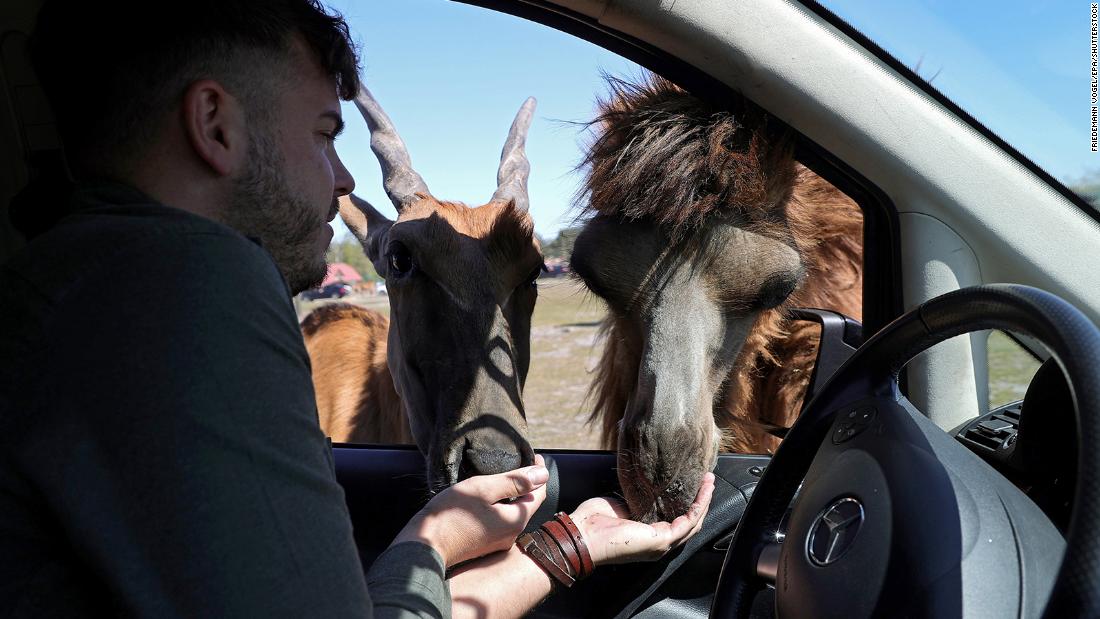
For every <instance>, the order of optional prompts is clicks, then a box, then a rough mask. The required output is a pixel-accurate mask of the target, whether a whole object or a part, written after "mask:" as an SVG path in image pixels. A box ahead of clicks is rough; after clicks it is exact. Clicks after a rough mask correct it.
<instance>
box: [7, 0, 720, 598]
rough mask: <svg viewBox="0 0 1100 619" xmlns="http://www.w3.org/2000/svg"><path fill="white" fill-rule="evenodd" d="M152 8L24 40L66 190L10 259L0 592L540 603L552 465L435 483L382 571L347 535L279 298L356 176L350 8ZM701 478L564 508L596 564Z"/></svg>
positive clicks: (74, 15) (293, 286)
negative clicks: (436, 488) (448, 485)
mask: <svg viewBox="0 0 1100 619" xmlns="http://www.w3.org/2000/svg"><path fill="white" fill-rule="evenodd" d="M152 7H153V5H150V4H148V3H138V2H135V1H133V0H123V1H119V2H113V3H93V2H84V1H79V2H77V1H65V0H59V1H57V2H54V3H52V4H49V5H47V6H46V7H45V8H44V9H43V11H42V13H41V14H40V16H39V23H38V26H37V28H36V32H35V35H34V38H33V40H32V59H33V61H34V64H35V68H36V71H37V72H38V74H39V78H40V80H41V82H42V85H43V88H44V89H45V91H46V93H47V96H48V98H49V99H50V101H51V104H52V107H53V108H54V112H55V115H56V117H57V122H58V126H59V131H60V134H61V136H62V138H63V141H64V143H65V147H66V153H67V156H68V158H69V164H70V167H71V169H72V172H73V175H74V177H75V178H76V180H77V184H76V188H75V189H74V190H73V191H72V192H71V196H70V197H69V198H68V202H67V204H65V205H61V204H41V205H35V206H37V207H39V208H41V209H43V210H44V211H51V212H57V213H67V216H65V217H63V218H59V221H57V222H56V223H53V225H50V226H44V227H45V228H47V229H46V230H45V231H44V232H42V233H41V234H39V235H37V236H36V238H34V239H32V240H31V242H30V243H29V244H28V247H27V248H26V249H25V251H23V252H21V253H20V254H18V255H16V256H15V257H14V258H13V259H12V260H11V261H10V262H9V263H7V264H6V265H4V267H3V269H2V271H0V320H3V322H4V324H5V326H6V327H7V328H6V330H5V331H4V333H3V335H2V336H0V557H3V558H4V559H3V561H0V608H4V609H5V610H8V611H11V613H12V614H14V615H16V616H65V617H73V616H93V615H94V616H99V615H102V614H125V615H140V616H157V617H165V616H185V617H187V616H212V615H215V616H269V615H284V616H318V617H335V616H365V615H369V614H370V613H371V612H372V611H371V609H372V599H373V607H374V613H375V614H376V615H387V616H401V615H405V614H410V615H413V616H441V615H443V616H445V615H447V614H449V612H450V606H451V602H450V596H451V595H452V594H453V595H454V596H455V599H456V600H457V599H460V598H461V599H463V600H467V601H473V602H476V604H472V605H471V607H481V608H493V609H500V610H502V611H504V612H507V613H510V614H519V613H522V612H525V611H526V610H527V609H529V608H530V607H531V606H532V605H533V604H535V603H537V602H538V600H539V599H541V598H542V597H543V596H545V595H546V594H547V593H548V592H549V590H550V582H551V581H550V579H549V577H548V576H547V574H546V573H545V572H543V571H542V569H541V568H540V567H539V566H538V565H537V564H536V563H534V562H533V561H532V560H531V559H530V558H529V557H528V556H527V555H524V554H523V553H521V552H519V551H518V549H517V548H516V547H515V546H514V545H513V540H514V539H515V537H516V535H517V534H518V533H519V532H520V530H521V529H522V528H523V526H524V525H525V524H526V522H527V520H528V519H529V518H530V517H531V514H532V513H533V512H534V510H535V508H537V506H538V504H539V503H540V502H541V500H542V498H543V496H544V493H545V491H544V489H543V484H544V483H545V481H546V478H547V473H546V469H545V468H544V467H542V466H534V467H527V468H526V469H520V470H517V471H512V472H509V473H505V474H502V475H495V476H486V477H478V478H472V479H470V480H467V481H465V482H462V483H461V484H458V485H457V486H455V487H454V488H452V489H450V490H447V491H444V492H442V493H440V494H439V495H438V496H437V497H436V498H435V499H433V500H432V501H431V502H430V503H429V504H428V506H426V507H425V509H424V510H423V511H422V512H421V513H420V514H418V515H417V517H415V518H414V519H413V520H412V521H411V522H410V523H409V525H408V526H407V527H406V528H405V529H404V530H403V531H402V532H401V533H400V534H399V535H398V537H397V539H396V540H395V542H394V544H393V545H392V546H391V547H390V549H389V550H387V552H386V553H384V554H383V555H382V556H381V557H379V559H378V560H377V562H376V563H375V565H374V566H373V567H372V568H371V570H370V572H369V573H368V574H366V575H364V573H363V571H362V568H361V566H360V563H359V559H358V556H357V553H356V550H355V546H354V543H353V540H352V532H351V524H350V522H349V519H348V515H347V511H346V508H345V506H344V502H343V493H342V491H341V489H340V487H339V485H338V484H337V483H336V481H335V478H334V474H333V471H332V462H331V454H330V452H329V450H328V448H327V445H326V442H325V439H324V437H323V436H322V434H321V432H320V430H319V428H318V424H317V416H316V408H315V405H314V401H313V390H312V383H311V381H310V376H309V361H308V357H307V355H306V351H305V349H304V346H303V344H302V340H301V335H300V333H299V331H298V325H297V322H296V317H295V314H294V311H293V308H292V306H291V301H290V298H291V296H292V295H293V294H295V293H297V292H299V291H301V290H303V289H306V288H309V287H312V286H314V285H315V284H316V283H318V282H320V281H321V279H322V278H323V277H324V274H325V264H324V260H323V255H324V251H325V248H326V247H327V245H328V243H329V241H330V239H331V235H332V229H331V227H329V225H328V223H327V222H329V221H331V220H332V219H333V217H334V216H335V214H336V206H335V204H336V198H337V197H338V196H341V195H344V194H347V193H349V192H350V191H351V190H352V188H353V186H354V182H353V180H352V178H351V176H350V175H349V174H348V172H347V170H346V169H345V168H344V167H343V165H342V164H341V162H340V160H339V157H338V156H337V154H336V151H335V149H334V144H333V143H334V140H335V138H336V135H337V134H338V133H339V132H340V129H341V127H342V125H343V122H342V120H341V117H340V107H339V100H340V98H344V99H349V98H350V97H351V96H352V95H353V93H355V92H356V91H357V89H358V70H357V66H356V65H357V61H356V57H355V52H354V49H353V47H352V46H351V44H350V43H349V40H348V39H349V37H348V32H347V27H346V25H345V24H344V22H343V21H342V20H341V19H339V18H337V17H333V16H330V15H328V14H327V13H326V12H325V11H324V10H323V8H322V7H320V5H319V4H317V2H316V1H315V0H270V1H256V0H254V1H247V0H217V1H215V0H199V1H196V2H167V3H158V4H157V5H156V7H155V10H156V12H157V19H156V20H155V21H153V20H150V19H149V18H148V17H147V13H146V11H148V10H150V9H151V8H152ZM709 487H710V486H709V484H704V491H703V492H702V493H701V497H700V501H699V502H698V503H697V505H696V506H694V507H693V510H692V512H691V513H690V514H688V515H686V516H684V517H681V518H680V519H677V521H676V522H674V523H671V524H669V523H661V525H659V526H656V527H650V526H649V525H641V524H640V523H633V522H630V521H627V520H621V519H619V518H618V515H621V508H620V507H619V506H616V505H613V504H612V503H609V502H608V501H605V500H600V499H597V500H593V501H590V502H588V503H586V504H585V505H582V508H580V509H578V511H577V512H575V513H574V515H575V517H576V518H577V520H578V521H579V522H580V524H579V525H578V526H580V527H581V528H582V530H581V533H583V535H584V536H585V538H586V539H587V540H588V543H589V546H590V547H591V549H592V555H593V558H594V559H595V561H596V563H597V564H599V563H600V562H612V561H624V560H631V559H636V558H639V557H643V556H646V555H650V556H652V555H659V554H660V553H661V552H663V551H665V550H667V548H669V547H670V546H673V545H675V544H678V543H680V542H682V541H683V540H684V539H685V538H686V537H687V536H689V535H690V534H691V533H692V532H693V531H694V530H695V529H697V528H698V525H699V523H700V522H701V520H702V515H703V513H705V507H706V502H707V501H708V500H709V494H708V493H709ZM502 499H513V500H509V501H503V500H502ZM617 509H618V510H620V511H619V512H616V510H617ZM624 541H633V542H635V543H634V544H633V547H631V546H630V544H623V542H624ZM622 548H628V549H629V553H625V554H624V551H623V550H622ZM494 552H495V553H496V554H495V555H493V556H492V557H488V558H484V559H480V560H475V561H473V562H471V563H467V564H466V566H465V567H464V568H463V571H462V573H461V574H460V575H459V576H458V577H456V579H455V582H454V583H453V585H452V586H451V587H448V586H447V585H446V584H445V583H444V581H443V578H444V573H445V570H446V569H447V568H448V567H451V566H453V565H455V564H458V563H462V562H467V561H470V560H473V559H477V558H478V557H482V556H483V555H487V554H490V553H494ZM486 583H489V586H487V585H486ZM494 583H495V585H496V586H493V585H494ZM504 586H508V587H513V586H515V587H520V588H522V592H521V593H517V594H513V595H510V596H506V597H505V596H501V595H498V594H497V593H496V592H497V591H500V590H502V589H501V588H502V587H504ZM368 591H369V593H368Z"/></svg>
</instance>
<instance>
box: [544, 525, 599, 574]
mask: <svg viewBox="0 0 1100 619" xmlns="http://www.w3.org/2000/svg"><path fill="white" fill-rule="evenodd" d="M554 520H557V521H558V522H560V523H561V524H562V526H564V527H565V530H566V531H567V532H568V533H569V537H570V538H572V540H573V544H574V545H575V546H576V547H577V555H578V556H580V559H581V564H580V566H581V569H580V570H579V571H578V572H577V580H580V579H582V578H587V577H588V576H589V574H591V573H592V570H593V569H595V567H596V566H595V563H593V562H592V553H591V552H589V551H588V544H586V543H585V541H584V536H583V535H581V530H580V529H578V528H577V525H576V523H574V522H573V519H572V518H570V517H569V514H567V513H565V512H558V513H556V514H554Z"/></svg>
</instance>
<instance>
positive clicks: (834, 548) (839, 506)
mask: <svg viewBox="0 0 1100 619" xmlns="http://www.w3.org/2000/svg"><path fill="white" fill-rule="evenodd" d="M862 525H863V505H862V504H860V502H859V501H857V500H856V499H853V498H851V497H845V498H843V499H837V500H836V501H834V502H833V504H832V505H829V507H827V508H825V510H824V511H822V512H821V514H820V515H818V517H817V519H816V520H814V524H813V526H812V527H810V536H809V537H808V538H806V552H807V554H809V555H810V560H811V561H813V562H814V563H815V564H816V565H821V566H825V565H829V564H830V563H832V562H834V561H836V560H837V559H839V558H840V557H841V556H843V555H844V553H845V552H847V551H848V549H849V548H851V547H852V542H854V541H855V539H856V535H858V534H859V528H860V526H862Z"/></svg>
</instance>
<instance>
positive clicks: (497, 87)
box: [295, 0, 862, 452]
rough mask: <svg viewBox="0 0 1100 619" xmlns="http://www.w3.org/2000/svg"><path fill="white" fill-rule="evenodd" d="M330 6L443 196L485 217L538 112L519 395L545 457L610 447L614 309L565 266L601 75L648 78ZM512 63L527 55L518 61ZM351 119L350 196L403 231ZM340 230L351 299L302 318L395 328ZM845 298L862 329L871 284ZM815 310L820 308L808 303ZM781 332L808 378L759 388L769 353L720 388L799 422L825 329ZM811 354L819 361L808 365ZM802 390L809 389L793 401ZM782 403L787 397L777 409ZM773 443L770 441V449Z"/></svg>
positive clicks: (552, 39) (382, 293)
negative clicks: (597, 398) (608, 373)
mask: <svg viewBox="0 0 1100 619" xmlns="http://www.w3.org/2000/svg"><path fill="white" fill-rule="evenodd" d="M329 4H330V5H331V6H332V7H333V8H334V9H336V10H338V11H340V12H342V13H343V14H344V15H345V17H347V18H348V20H349V23H350V25H351V27H352V30H353V34H354V35H355V36H356V37H357V38H359V39H360V40H361V42H362V51H363V64H364V70H363V75H364V77H365V82H366V85H367V86H368V87H369V88H370V89H371V91H372V93H373V94H374V96H375V97H377V99H378V100H379V102H380V104H381V105H382V106H383V107H384V108H385V110H386V112H387V113H388V114H389V116H390V117H391V118H392V120H393V123H394V125H395V126H396V128H397V130H398V131H399V132H400V134H401V137H402V138H403V139H404V141H405V142H406V144H407V146H408V151H409V154H410V156H411V159H412V162H413V166H414V167H415V168H416V169H417V171H418V172H419V173H420V174H421V175H422V176H423V177H424V179H425V181H426V182H427V184H428V185H429V186H430V187H431V189H432V193H433V195H436V197H439V198H443V199H448V200H451V199H453V200H461V201H464V202H466V203H467V204H469V205H477V204H482V203H484V201H485V200H486V199H487V198H488V196H489V195H490V193H491V192H492V190H493V187H494V180H495V174H496V166H497V163H498V158H499V156H500V155H499V154H500V148H501V143H502V138H503V136H504V133H505V132H506V131H507V128H508V123H509V122H510V120H511V117H512V115H514V114H515V107H516V106H517V105H518V104H519V103H520V102H522V101H523V99H524V98H525V97H527V96H534V97H536V98H537V99H538V108H537V111H536V114H535V117H534V120H533V122H532V125H531V129H530V133H529V135H528V138H527V147H526V151H527V156H528V158H529V160H530V166H531V173H530V180H529V183H528V185H529V190H530V202H531V208H530V213H531V216H532V218H533V220H534V226H535V233H536V234H537V235H538V237H539V240H540V244H541V248H542V254H543V257H544V259H545V270H544V271H543V272H542V273H541V274H540V276H539V277H538V279H537V287H538V301H537V303H536V305H535V308H534V313H533V316H532V325H531V338H530V341H531V360H530V369H529V372H528V375H527V381H526V384H525V386H524V390H523V403H524V407H525V409H526V411H527V423H528V431H529V440H530V442H531V444H532V445H533V446H534V447H535V448H567V449H600V448H602V447H603V445H602V444H601V424H600V423H598V422H597V423H593V424H589V423H588V422H589V417H590V412H591V411H592V410H593V409H594V401H593V398H592V397H590V391H591V389H592V385H593V381H594V380H595V378H596V376H597V375H598V374H599V370H600V364H601V361H602V359H603V357H604V353H605V347H606V345H607V342H608V338H609V336H608V333H607V332H606V331H605V330H604V329H602V326H603V325H604V321H605V319H606V318H607V317H608V315H609V309H608V304H607V303H606V302H605V301H604V300H603V299H601V298H600V297H599V296H598V295H596V294H593V293H592V292H590V291H589V290H588V288H586V286H585V284H584V283H583V282H582V281H581V279H580V278H579V277H577V276H576V274H575V273H574V272H573V271H574V270H573V268H572V265H571V264H570V254H571V251H572V249H573V246H574V243H575V241H576V240H577V236H578V234H579V232H580V231H581V229H582V228H583V226H584V223H585V218H584V217H585V216H583V214H582V213H581V211H580V209H578V205H579V204H580V203H582V202H583V201H584V197H583V195H582V194H581V193H580V184H581V182H582V180H583V178H584V166H581V165H580V164H581V159H582V153H583V146H584V144H585V143H586V140H590V139H591V137H592V136H591V128H590V127H589V126H588V123H589V121H591V120H592V119H593V117H594V115H595V114H596V112H597V108H596V105H595V102H596V100H597V98H599V97H607V96H608V94H609V87H608V84H607V82H606V80H605V77H604V76H605V74H609V75H613V76H616V77H620V78H624V79H628V80H635V81H637V80H640V79H644V75H645V72H644V71H643V70H642V69H641V68H640V67H639V66H638V65H636V64H634V63H632V62H630V61H628V60H625V59H623V58H621V57H619V56H617V55H615V54H612V53H610V52H608V51H606V50H603V49H602V48H600V47H598V46H595V45H593V44H590V43H588V42H585V41H582V40H579V39H577V38H574V37H572V36H569V35H567V34H564V33H561V32H557V31H555V30H553V29H550V28H547V27H545V26H542V25H539V24H534V23H531V22H527V21H525V20H521V19H518V18H515V17H512V16H508V15H502V14H498V13H494V12H491V11H486V10H484V9H479V8H475V7H469V6H466V5H462V4H458V3H454V2H446V1H443V0H434V1H433V0H416V1H410V2H401V3H384V4H381V5H379V6H377V7H375V6H374V5H372V6H371V9H370V11H369V12H368V11H367V10H366V9H365V7H364V6H363V4H362V3H356V2H351V1H348V2H341V1H332V2H329ZM456 28H457V29H459V30H461V31H462V32H463V36H462V37H460V38H458V39H455V38H454V37H453V36H451V35H452V34H453V32H454V31H455V30H456ZM517 49H525V50H531V51H532V53H530V54H517V53H516V50H517ZM535 51H537V53H534V52H535ZM343 115H344V118H345V121H346V123H347V127H346V129H345V131H344V133H343V135H342V136H341V137H340V139H339V141H338V143H337V150H338V151H339V153H340V156H341V158H342V160H343V162H344V163H345V164H346V165H347V166H348V168H349V170H350V171H351V172H352V174H353V175H354V177H355V179H356V190H355V193H356V195H358V196H360V197H362V198H365V199H367V200H368V201H369V202H370V203H371V204H372V205H373V206H374V207H375V208H377V209H378V210H379V211H381V212H383V214H384V215H385V216H386V217H389V218H394V217H395V216H396V212H395V211H394V210H393V208H392V207H391V206H390V203H389V200H388V199H387V197H386V194H385V193H384V192H383V188H382V180H381V175H380V173H379V170H378V167H379V166H378V162H377V161H376V159H375V157H374V155H373V153H372V152H371V150H370V148H369V140H370V136H369V133H368V132H367V130H366V126H365V124H364V123H363V122H362V118H361V116H360V114H359V112H358V111H357V110H356V109H355V108H354V107H353V106H351V105H345V106H344V108H343ZM805 174H806V175H809V176H812V178H813V179H814V181H813V182H815V183H819V185H815V187H816V189H815V191H819V192H826V193H830V195H833V194H835V195H836V196H838V197H839V198H840V199H842V200H843V201H845V206H846V208H848V207H850V210H851V211H852V212H854V215H853V214H851V213H849V215H850V217H854V219H853V220H851V221H848V222H847V223H846V225H847V224H851V225H850V227H851V229H853V230H857V231H862V215H861V213H860V212H859V209H858V207H857V206H855V204H854V203H853V202H851V201H849V200H848V199H847V198H846V197H843V196H842V194H840V192H839V190H837V189H836V188H834V187H832V186H831V185H829V184H828V183H827V182H825V181H824V180H823V179H821V178H818V177H817V176H816V175H813V174H812V173H810V172H808V171H807V172H805ZM822 208H823V209H824V208H829V206H828V205H825V206H823V207H822ZM333 226H334V228H336V234H335V236H334V239H333V241H332V245H331V246H330V249H329V253H328V259H329V262H330V264H332V265H333V267H332V270H330V274H329V278H330V280H333V281H339V282H346V283H347V284H349V286H350V289H351V290H350V293H349V294H346V295H339V294H331V295H330V294H326V292H325V291H326V288H324V287H322V288H321V289H319V290H316V291H308V292H307V293H303V294H302V295H299V297H298V298H297V299H296V300H295V305H296V308H297V310H298V315H299V318H300V319H305V318H306V317H307V316H308V315H309V314H310V313H311V312H312V311H314V310H316V309H317V308H320V307H324V306H326V305H330V304H334V303H353V304H356V305H359V306H362V307H364V308H367V309H369V310H372V311H374V312H377V313H379V314H381V315H383V316H389V315H390V312H391V308H390V301H391V299H390V297H389V292H390V291H389V290H387V288H386V285H385V282H384V281H382V278H380V277H379V276H378V274H377V272H376V271H375V269H374V266H373V265H372V264H371V263H370V260H368V259H367V257H366V256H365V255H364V253H363V250H362V247H361V246H360V244H359V242H358V241H357V240H356V239H355V238H354V237H353V236H352V235H351V234H349V232H348V231H347V230H346V228H345V227H344V226H343V224H342V223H341V222H340V220H339V219H337V220H336V221H335V222H333ZM803 227H805V226H803ZM850 243H851V246H850V247H848V246H846V248H845V251H848V254H847V255H848V256H849V257H850V258H851V259H852V260H854V261H855V262H856V263H859V264H861V261H862V237H861V232H857V233H856V234H855V235H854V238H852V239H850ZM819 249H821V248H819ZM834 259H835V257H834ZM822 270H827V269H824V267H823V266H822V267H820V268H818V269H817V271H814V270H813V269H810V272H811V275H810V276H811V277H817V276H818V275H815V274H814V273H819V272H821V271H822ZM838 270H840V269H839V268H838ZM854 270H855V271H858V270H859V269H858V268H855V269H854ZM856 276H857V277H858V273H857V274H856ZM845 286H846V288H845V290H844V291H842V292H841V293H840V296H841V297H844V298H845V299H849V300H853V299H854V301H853V302H852V303H851V304H850V307H851V308H853V309H851V310H849V311H847V313H849V314H853V313H854V314H858V313H859V311H860V308H861V305H860V301H859V298H860V296H859V295H860V294H861V293H862V285H861V280H858V279H857V280H854V281H852V282H848V283H846V284H845ZM809 304H811V305H813V306H819V305H820V304H819V303H815V302H814V301H813V300H809ZM856 317H857V318H858V317H859V316H856ZM772 326H773V327H774V329H775V331H776V333H788V332H790V331H792V330H797V331H798V337H799V338H801V339H798V342H799V346H800V347H801V348H800V349H799V351H798V354H799V355H800V358H799V359H798V363H797V364H792V365H790V367H789V369H790V372H789V374H787V375H785V377H784V378H783V379H782V380H779V379H776V380H767V379H765V378H763V377H761V372H762V371H763V370H762V368H764V366H765V365H768V364H770V363H773V362H775V363H778V364H779V365H781V366H782V363H783V359H784V358H783V357H782V355H783V354H790V355H794V354H795V353H794V352H791V351H787V352H776V351H777V350H778V349H776V350H775V351H768V350H760V351H757V352H756V353H754V354H757V355H758V358H757V360H756V361H754V362H753V363H752V364H750V365H751V367H745V368H744V369H743V371H740V372H739V375H742V376H743V377H748V378H745V380H741V381H740V382H739V380H738V379H737V378H736V377H733V378H730V379H729V380H724V381H722V388H723V389H727V390H735V389H736V388H738V385H741V386H744V384H745V383H746V381H749V382H752V381H755V383H756V384H758V385H759V387H754V388H759V389H767V390H770V391H771V392H774V393H767V394H765V393H760V394H758V400H759V401H768V402H771V401H777V400H782V401H783V402H784V403H785V404H784V406H787V407H788V408H792V409H794V410H797V407H798V405H799V404H800V403H801V396H800V395H797V394H796V395H794V396H792V395H791V393H794V392H798V393H801V392H800V391H798V390H799V389H802V388H804V387H805V383H808V381H809V377H810V375H811V374H812V370H813V357H812V351H813V348H812V346H813V345H814V342H815V341H816V337H817V336H816V334H817V326H816V325H814V324H811V323H807V324H806V325H802V326H798V327H797V328H794V327H792V324H782V323H780V322H775V324H774V325H772ZM610 337H611V338H614V337H615V335H614V334H612V335H610ZM806 350H809V351H811V354H810V356H809V358H807V357H806V354H805V351H806ZM773 353H774V355H777V358H776V359H773V358H772V356H773ZM315 365H316V364H315ZM758 366H759V367H758ZM769 367H770V366H769ZM635 374H636V372H635ZM758 379H759V380H758ZM792 382H794V383H798V385H799V386H798V387H796V388H794V389H792V388H791V387H790V383H792ZM779 393H782V394H783V395H782V397H781V398H780V397H776V396H775V394H779ZM742 395H743V394H742ZM729 397H735V396H727V395H723V396H721V399H723V400H724V399H727V398H729ZM743 397H747V396H744V395H743ZM771 421H775V420H774V419H773V420H771ZM765 425H766V424H764V425H760V426H759V427H757V426H756V425H754V426H753V430H752V431H753V432H756V433H762V432H763V430H761V428H763V427H765ZM775 425H784V424H783V423H777V424H775ZM371 442H373V441H371ZM777 442H778V441H777V439H774V440H773V439H769V440H768V441H765V443H766V445H774V444H777ZM770 449H771V447H767V446H765V447H757V448H753V449H751V450H752V451H757V452H763V451H768V450H770Z"/></svg>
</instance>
